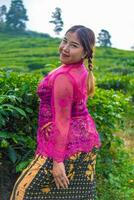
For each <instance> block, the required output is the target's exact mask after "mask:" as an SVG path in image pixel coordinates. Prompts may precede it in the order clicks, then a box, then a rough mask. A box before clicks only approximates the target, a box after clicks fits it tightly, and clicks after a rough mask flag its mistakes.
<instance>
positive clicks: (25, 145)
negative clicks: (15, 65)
mask: <svg viewBox="0 0 134 200" xmlns="http://www.w3.org/2000/svg"><path fill="white" fill-rule="evenodd" d="M42 78H43V76H42V75H41V73H37V72H36V73H29V74H28V73H15V72H11V71H9V72H6V71H1V72H0V119H1V120H0V130H1V131H0V148H1V152H0V158H1V160H2V163H3V167H2V169H3V170H5V166H6V167H7V166H8V168H6V169H8V170H9V171H10V173H6V174H7V175H5V174H4V173H1V174H3V176H2V180H8V177H7V176H8V174H11V175H12V176H11V177H12V178H13V177H15V176H16V175H18V173H20V172H21V171H22V170H23V169H24V168H25V167H26V166H27V165H28V163H29V162H30V161H31V159H32V157H33V155H34V151H35V148H36V130H37V117H38V106H39V99H38V97H37V94H36V90H37V85H38V82H39V81H40V79H42ZM128 101H129V98H126V97H125V96H124V95H123V94H122V93H120V92H118V91H116V92H115V91H114V90H113V89H111V90H104V89H101V88H96V94H95V96H94V98H89V99H88V102H87V106H88V109H89V112H90V113H91V115H92V116H93V118H94V119H95V122H96V126H97V130H98V132H99V133H100V137H101V141H102V147H101V149H100V151H99V153H98V161H97V168H96V171H97V194H98V199H99V200H107V199H110V200H112V199H114V200H121V199H124V200H128V199H129V200H131V199H132V198H131V196H132V188H131V181H130V180H131V176H132V169H131V168H132V165H131V164H130V161H129V156H128V154H127V153H126V152H125V151H124V150H123V141H122V140H121V139H120V138H118V137H117V136H116V135H115V134H114V132H115V131H116V129H117V125H118V128H119V127H122V126H123V113H124V112H125V110H126V109H127V104H128ZM10 181H11V180H10ZM10 181H8V182H10ZM10 189H11V188H10ZM5 191H6V189H5Z"/></svg>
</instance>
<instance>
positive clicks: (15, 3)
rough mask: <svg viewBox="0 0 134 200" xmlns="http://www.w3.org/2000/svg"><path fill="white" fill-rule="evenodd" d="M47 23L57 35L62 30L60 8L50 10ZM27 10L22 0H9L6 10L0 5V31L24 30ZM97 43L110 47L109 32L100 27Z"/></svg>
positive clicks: (62, 23)
mask: <svg viewBox="0 0 134 200" xmlns="http://www.w3.org/2000/svg"><path fill="white" fill-rule="evenodd" d="M51 18H52V19H51V20H50V21H49V23H52V24H53V25H54V29H53V30H54V32H55V34H56V35H59V34H60V32H61V31H62V30H63V26H64V22H63V20H62V10H61V9H60V8H59V7H56V8H55V10H54V12H52V15H51ZM28 20H29V19H28V16H27V10H26V8H25V7H24V4H23V0H11V5H10V8H9V10H8V11H7V7H6V6H5V5H2V6H1V7H0V31H2V32H3V31H8V32H10V31H13V32H24V31H26V22H27V21H28ZM97 43H98V44H99V46H102V47H111V46H112V43H111V35H110V33H109V32H108V31H107V30H105V29H102V30H101V31H100V33H99V34H98V37H97Z"/></svg>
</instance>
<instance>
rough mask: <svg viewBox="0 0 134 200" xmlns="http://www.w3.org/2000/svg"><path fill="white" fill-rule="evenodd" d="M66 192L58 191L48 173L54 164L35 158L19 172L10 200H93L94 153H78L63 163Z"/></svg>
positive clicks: (49, 159)
mask: <svg viewBox="0 0 134 200" xmlns="http://www.w3.org/2000/svg"><path fill="white" fill-rule="evenodd" d="M64 164H65V169H66V174H67V177H68V179H69V182H70V184H69V186H68V188H67V189H63V188H60V189H57V187H56V184H55V182H54V178H53V175H52V173H51V170H52V167H53V160H52V159H51V158H46V157H42V156H36V157H35V158H34V159H33V161H32V162H31V163H30V165H29V166H28V167H27V168H26V169H25V170H24V171H23V172H22V174H21V175H20V177H19V178H18V180H17V181H16V184H15V185H14V188H13V192H12V195H11V198H10V200H22V199H23V200H42V199H44V200H95V199H96V198H95V196H96V195H95V194H96V184H95V164H96V152H95V150H93V151H92V152H89V153H84V152H79V153H76V154H74V155H73V156H71V157H70V158H69V159H66V160H65V161H64Z"/></svg>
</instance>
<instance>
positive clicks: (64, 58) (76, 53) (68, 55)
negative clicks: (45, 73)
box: [59, 32, 85, 64]
mask: <svg viewBox="0 0 134 200" xmlns="http://www.w3.org/2000/svg"><path fill="white" fill-rule="evenodd" d="M59 52H60V61H61V62H62V63H63V64H72V63H77V62H79V61H80V60H81V59H83V58H84V55H85V53H84V49H83V47H82V45H81V43H80V41H79V39H78V37H77V34H76V33H75V32H74V33H72V32H68V33H67V34H66V35H65V37H64V38H63V40H62V42H61V44H60V46H59Z"/></svg>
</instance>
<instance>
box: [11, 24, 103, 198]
mask: <svg viewBox="0 0 134 200" xmlns="http://www.w3.org/2000/svg"><path fill="white" fill-rule="evenodd" d="M94 45H95V36H94V33H93V31H92V30H91V29H89V28H87V27H85V26H81V25H77V26H73V27H71V28H70V29H69V30H68V31H67V32H66V34H65V37H64V39H63V41H62V42H61V44H60V46H59V52H60V61H61V62H62V65H61V66H60V67H59V68H57V69H56V70H54V71H51V72H50V73H49V74H48V75H47V76H46V77H45V78H44V79H43V80H42V81H41V82H40V83H39V86H38V90H37V93H38V95H39V98H40V107H39V120H38V130H37V149H36V152H35V157H34V159H33V161H32V162H31V163H30V165H29V166H28V167H27V168H26V169H25V170H24V171H23V172H22V174H21V176H20V177H19V179H18V180H17V182H16V184H15V186H14V189H13V192H12V195H11V198H10V200H22V199H25V200H26V199H34V200H37V199H46V200H49V199H50V200H56V199H57V200H59V199H61V200H69V199H70V200H82V199H84V200H89V199H90V200H95V198H96V197H95V196H96V195H95V163H96V150H97V149H98V148H99V147H100V146H101V143H100V138H99V134H98V132H97V130H96V125H95V122H94V120H93V118H92V117H91V115H90V113H89V111H88V108H87V105H86V103H87V99H88V96H93V93H94V87H95V85H94V84H95V83H94V76H93V72H92V70H93V66H92V54H93V49H94ZM85 59H87V60H88V69H87V68H86V66H85V65H84V60H85Z"/></svg>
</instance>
